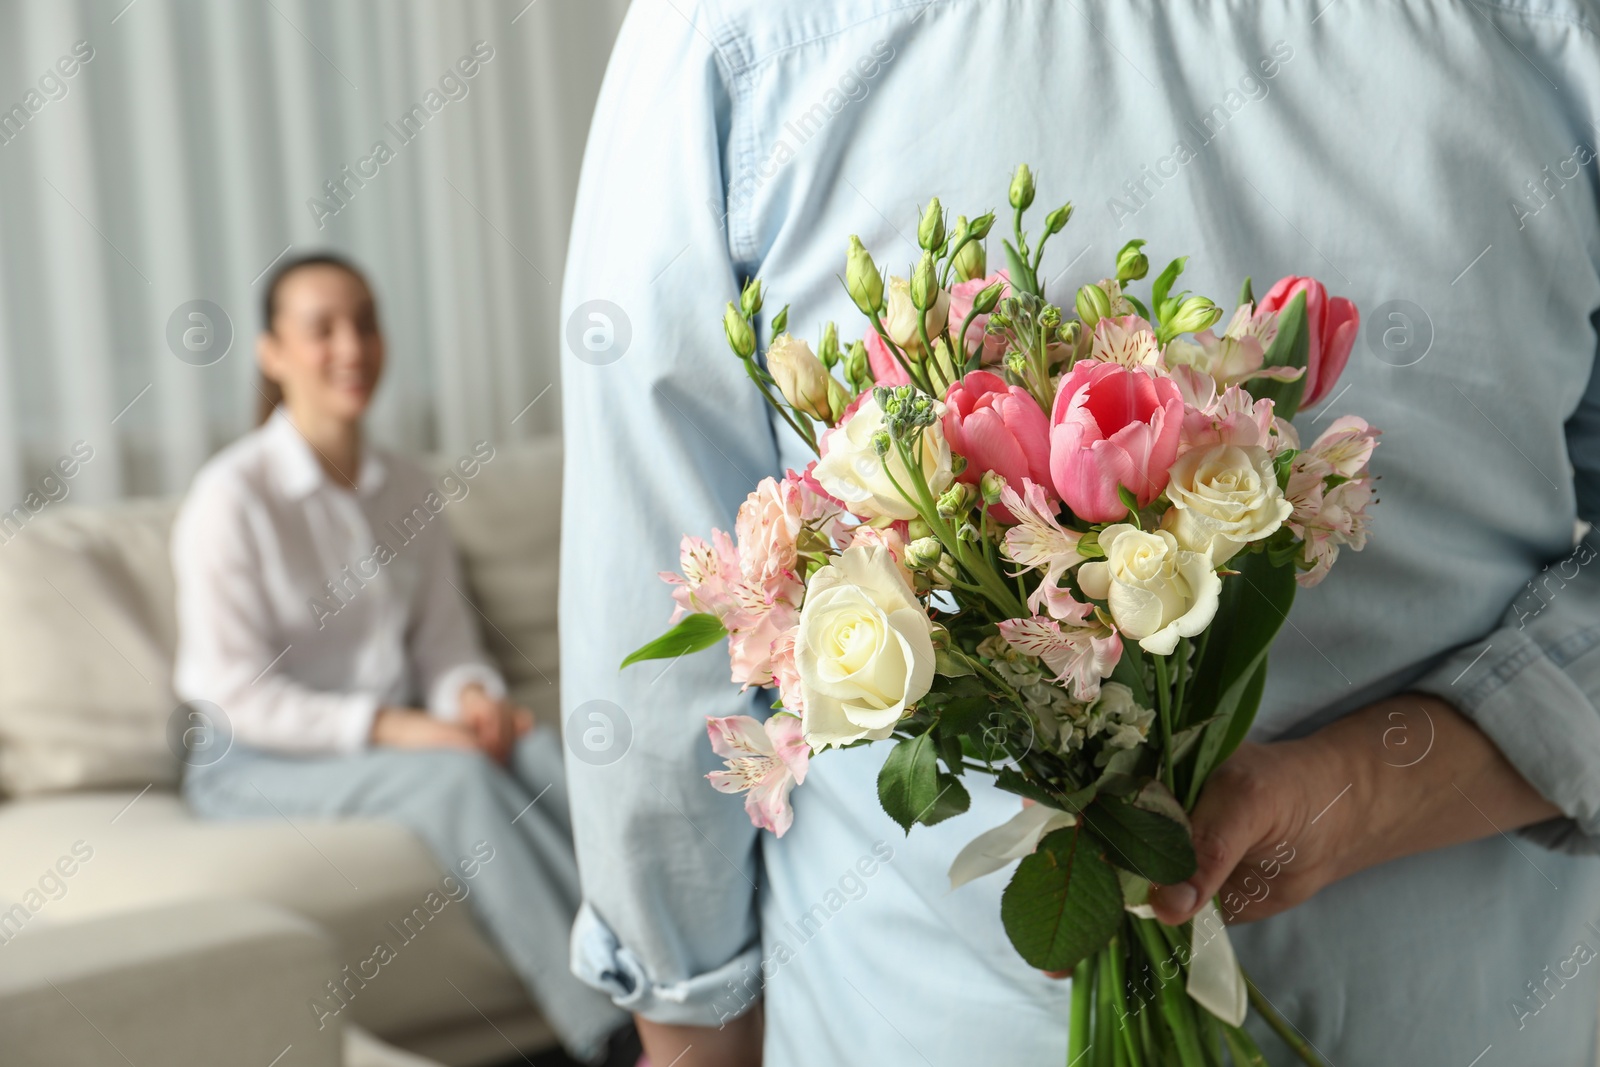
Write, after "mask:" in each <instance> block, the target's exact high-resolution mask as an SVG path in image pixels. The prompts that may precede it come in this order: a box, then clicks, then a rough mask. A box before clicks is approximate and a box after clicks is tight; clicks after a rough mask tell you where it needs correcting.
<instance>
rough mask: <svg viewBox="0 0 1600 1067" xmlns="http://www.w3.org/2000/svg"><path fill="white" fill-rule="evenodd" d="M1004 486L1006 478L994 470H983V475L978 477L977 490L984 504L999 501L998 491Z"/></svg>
mask: <svg viewBox="0 0 1600 1067" xmlns="http://www.w3.org/2000/svg"><path fill="white" fill-rule="evenodd" d="M1005 487H1006V480H1005V479H1004V478H1002V477H1000V475H999V474H997V473H995V472H994V471H984V472H983V477H982V478H979V479H978V490H979V492H981V493H982V494H983V502H984V503H985V504H998V503H1000V491H1001V490H1002V489H1004V488H1005Z"/></svg>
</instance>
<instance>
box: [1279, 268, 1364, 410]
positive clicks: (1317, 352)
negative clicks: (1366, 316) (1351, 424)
mask: <svg viewBox="0 0 1600 1067" xmlns="http://www.w3.org/2000/svg"><path fill="white" fill-rule="evenodd" d="M1302 292H1303V293H1305V294H1306V333H1307V335H1308V341H1309V343H1308V345H1307V347H1306V379H1305V381H1306V388H1305V393H1304V394H1303V395H1302V396H1301V399H1300V410H1301V411H1304V410H1306V409H1307V408H1309V407H1312V406H1313V405H1315V404H1316V403H1317V402H1318V401H1319V400H1321V399H1322V398H1323V397H1325V396H1327V395H1328V394H1329V393H1331V392H1333V387H1334V384H1335V383H1336V382H1338V380H1339V375H1341V374H1343V373H1344V367H1345V364H1346V363H1348V362H1349V360H1350V349H1351V348H1353V347H1354V346H1355V343H1356V333H1357V331H1359V330H1360V328H1361V313H1360V312H1359V311H1357V310H1356V306H1355V304H1354V303H1353V302H1351V301H1350V300H1349V299H1347V298H1346V297H1342V296H1329V295H1328V290H1327V289H1326V288H1324V287H1323V285H1322V283H1321V282H1319V281H1317V280H1316V279H1315V278H1298V277H1295V276H1294V275H1290V276H1289V277H1287V278H1280V279H1278V282H1277V284H1275V285H1274V286H1273V287H1272V288H1271V289H1268V290H1267V295H1266V296H1264V297H1262V298H1261V303H1260V304H1259V305H1258V306H1257V311H1270V312H1274V313H1278V314H1281V313H1282V312H1283V309H1284V308H1286V307H1288V306H1289V302H1290V301H1292V300H1293V299H1294V298H1295V294H1296V293H1302Z"/></svg>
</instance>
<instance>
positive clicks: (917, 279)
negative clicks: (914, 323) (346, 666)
mask: <svg viewBox="0 0 1600 1067" xmlns="http://www.w3.org/2000/svg"><path fill="white" fill-rule="evenodd" d="M938 299H939V279H938V277H937V275H935V274H934V271H933V253H932V252H924V253H922V258H921V259H920V260H918V261H917V269H916V270H914V271H912V272H911V306H912V307H914V308H916V309H917V310H918V311H927V310H928V309H929V308H931V307H933V304H934V301H936V300H938Z"/></svg>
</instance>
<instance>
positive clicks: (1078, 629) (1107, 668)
mask: <svg viewBox="0 0 1600 1067" xmlns="http://www.w3.org/2000/svg"><path fill="white" fill-rule="evenodd" d="M1051 600H1052V604H1051V611H1052V613H1056V612H1060V616H1059V617H1058V618H1055V619H1051V618H1046V617H1045V616H1043V615H1035V616H1034V617H1033V618H1031V619H1007V620H1006V621H1004V622H1002V623H1000V624H999V630H1000V636H1001V637H1003V638H1005V640H1006V643H1007V644H1009V645H1010V646H1011V647H1012V648H1014V649H1016V650H1017V651H1018V652H1021V653H1024V654H1025V655H1029V656H1038V657H1039V659H1041V660H1043V661H1044V665H1045V666H1046V667H1049V668H1050V669H1051V670H1052V671H1055V672H1056V681H1058V682H1060V683H1061V684H1062V685H1064V686H1067V688H1068V690H1069V691H1070V692H1071V694H1072V698H1073V699H1074V700H1083V701H1089V700H1093V699H1095V698H1096V697H1098V696H1099V695H1100V682H1101V680H1102V679H1104V678H1106V677H1107V676H1109V675H1110V674H1111V672H1112V670H1114V669H1115V668H1116V666H1117V661H1118V660H1120V659H1121V658H1122V638H1121V637H1119V636H1117V632H1116V631H1115V630H1111V629H1108V628H1106V627H1104V626H1102V625H1100V623H1099V622H1098V621H1096V620H1095V619H1093V618H1091V617H1090V610H1091V609H1090V606H1089V605H1088V604H1080V603H1078V602H1077V601H1074V600H1072V599H1071V598H1070V597H1068V596H1066V595H1065V594H1062V595H1058V596H1055V597H1052V598H1051ZM1063 623H1064V624H1065V625H1063Z"/></svg>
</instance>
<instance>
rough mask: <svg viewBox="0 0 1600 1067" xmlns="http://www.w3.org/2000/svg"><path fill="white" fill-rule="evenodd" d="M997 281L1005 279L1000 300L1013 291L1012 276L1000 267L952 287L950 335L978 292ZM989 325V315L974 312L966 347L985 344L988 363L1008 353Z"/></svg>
mask: <svg viewBox="0 0 1600 1067" xmlns="http://www.w3.org/2000/svg"><path fill="white" fill-rule="evenodd" d="M995 282H1005V283H1006V287H1005V288H1004V289H1002V290H1000V299H1001V300H1004V299H1005V298H1006V297H1008V296H1010V295H1011V277H1010V275H1008V274H1006V272H1005V271H1003V270H997V271H995V272H994V273H993V274H991V275H989V276H988V277H987V278H973V279H972V280H971V281H965V282H957V283H956V284H955V285H952V286H951V287H950V319H949V323H950V336H951V337H954V336H955V335H956V331H957V330H959V329H961V324H962V323H963V322H966V321H967V316H968V315H970V314H972V304H973V302H974V301H975V300H977V299H978V294H979V293H981V292H983V291H984V290H985V289H987V288H989V286H991V285H993V284H994V283H995ZM988 329H989V316H987V315H977V316H974V318H973V320H972V325H970V326H968V327H967V336H966V338H965V340H966V348H967V349H968V350H971V349H972V348H975V347H976V346H977V345H979V344H982V345H983V360H982V362H983V363H985V364H993V363H999V362H1000V358H1001V357H1002V356H1004V355H1005V351H1006V342H1005V338H1003V337H990V336H989V335H988V333H987V331H988ZM891 358H893V357H891Z"/></svg>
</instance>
